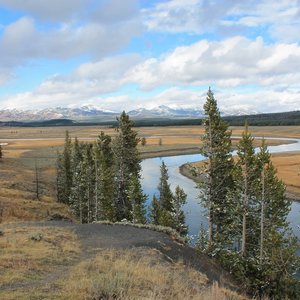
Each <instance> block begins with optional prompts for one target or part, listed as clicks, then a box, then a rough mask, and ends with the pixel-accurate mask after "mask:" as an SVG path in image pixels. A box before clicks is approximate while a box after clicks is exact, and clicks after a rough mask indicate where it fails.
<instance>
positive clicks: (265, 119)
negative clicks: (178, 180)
mask: <svg viewBox="0 0 300 300" xmlns="http://www.w3.org/2000/svg"><path fill="white" fill-rule="evenodd" d="M223 119H224V121H226V122H227V123H228V124H229V125H230V126H243V125H244V124H245V122H248V124H250V125H251V126H289V125H290V126H291V125H300V111H291V112H282V113H267V114H256V115H245V116H226V117H223ZM203 120H204V118H203V117H202V116H199V118H185V119H182V118H144V119H135V121H134V126H135V127H143V126H145V127H152V126H189V125H202V124H203V122H204V121H203ZM1 126H10V127H48V126H109V127H117V126H118V122H117V121H115V120H110V121H109V120H106V121H74V120H70V119H53V120H45V121H31V122H30V121H27V122H22V121H5V122H1V121H0V127H1Z"/></svg>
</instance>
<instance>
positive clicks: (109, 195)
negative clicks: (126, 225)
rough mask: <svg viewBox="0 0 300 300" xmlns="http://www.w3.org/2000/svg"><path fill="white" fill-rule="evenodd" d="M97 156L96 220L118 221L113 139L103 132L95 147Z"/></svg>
mask: <svg viewBox="0 0 300 300" xmlns="http://www.w3.org/2000/svg"><path fill="white" fill-rule="evenodd" d="M94 155H95V219H96V220H109V221H112V222H114V221H115V220H116V209H115V206H114V157H113V152H112V149H111V137H110V136H109V135H106V134H104V132H101V133H100V135H99V137H98V140H97V142H96V144H95V145H94Z"/></svg>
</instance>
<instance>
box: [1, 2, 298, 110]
mask: <svg viewBox="0 0 300 300" xmlns="http://www.w3.org/2000/svg"><path fill="white" fill-rule="evenodd" d="M209 87H211V88H212V90H213V92H214V94H215V98H216V99H217V101H218V104H219V108H220V109H221V110H222V109H224V110H226V109H232V110H239V109H241V110H245V111H249V112H280V111H291V110H300V0H286V1H285V0H277V1H274V0H262V1H253V0H248V1H242V0H240V1H236V0H215V1H213V0H164V1H162V0H153V1H151V0H139V1H138V0H122V1H121V0H51V1H49V0H26V1H24V0H0V109H13V108H16V109H43V108H54V107H81V106H86V105H91V106H95V107H97V108H99V109H104V110H111V111H117V112H119V111H121V110H126V111H129V110H132V109H137V108H149V109H150V108H153V107H156V106H159V105H167V106H170V107H172V108H177V107H181V108H185V107H186V108H202V106H203V103H204V101H205V97H206V92H207V90H208V88H209Z"/></svg>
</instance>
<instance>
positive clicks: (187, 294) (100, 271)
mask: <svg viewBox="0 0 300 300" xmlns="http://www.w3.org/2000/svg"><path fill="white" fill-rule="evenodd" d="M207 283H208V280H207V278H206V276H204V275H203V274H201V273H199V272H197V271H195V270H194V269H192V268H189V267H186V266H184V265H183V264H181V263H176V264H174V263H167V262H166V261H163V259H162V257H161V254H160V253H159V252H157V251H156V250H149V249H148V250H146V249H144V250H141V249H139V250H134V249H131V250H122V251H117V250H102V251H101V252H99V253H98V254H97V256H96V257H95V259H93V260H89V261H84V262H82V263H80V264H79V265H78V266H76V267H75V268H74V269H73V270H72V271H71V275H70V277H69V278H67V279H66V280H65V281H64V282H63V284H62V286H63V291H62V293H61V295H62V298H63V299H174V300H176V299H180V300H181V299H199V300H201V299H203V300H204V299H206V300H223V299H246V298H243V297H241V296H238V295H237V294H235V293H233V292H231V291H228V290H226V289H220V288H219V287H218V286H216V285H214V286H213V287H212V288H209V287H208V286H207Z"/></svg>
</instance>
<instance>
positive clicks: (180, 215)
mask: <svg viewBox="0 0 300 300" xmlns="http://www.w3.org/2000/svg"><path fill="white" fill-rule="evenodd" d="M186 197H187V194H186V193H185V192H184V190H183V189H182V188H180V186H178V185H177V186H176V188H175V194H174V197H173V207H174V224H173V228H174V229H176V231H177V232H178V233H179V234H180V235H186V234H187V232H188V228H187V226H186V224H185V215H184V211H183V210H182V206H183V205H184V204H185V203H186Z"/></svg>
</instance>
